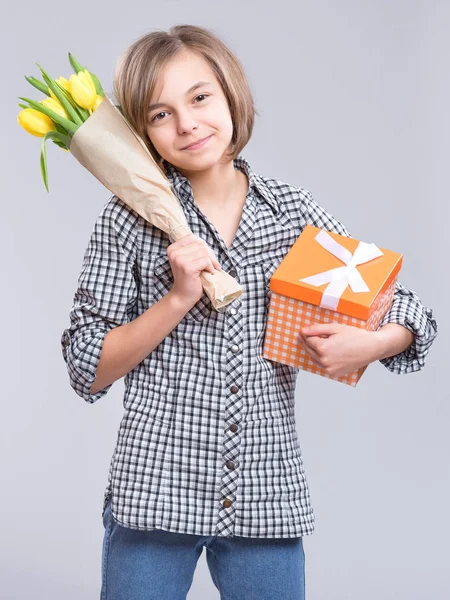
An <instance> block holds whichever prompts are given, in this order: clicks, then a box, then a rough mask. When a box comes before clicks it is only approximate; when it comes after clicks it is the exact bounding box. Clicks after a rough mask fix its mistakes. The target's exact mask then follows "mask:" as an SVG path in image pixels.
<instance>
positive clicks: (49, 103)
mask: <svg viewBox="0 0 450 600" xmlns="http://www.w3.org/2000/svg"><path fill="white" fill-rule="evenodd" d="M41 104H42V105H43V106H46V107H47V108H50V109H51V110H54V111H55V112H56V113H58V115H61V117H64V118H65V119H67V118H68V115H67V113H66V111H65V110H64V108H63V107H62V105H61V102H60V101H59V100H56V98H45V99H44V100H41Z"/></svg>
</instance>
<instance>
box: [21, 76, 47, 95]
mask: <svg viewBox="0 0 450 600" xmlns="http://www.w3.org/2000/svg"><path fill="white" fill-rule="evenodd" d="M24 77H25V79H26V80H27V81H28V83H31V85H33V86H34V87H35V88H36V89H38V90H39V91H40V92H42V93H43V94H45V95H46V96H50V92H49V91H48V87H47V86H46V85H45V84H44V83H42V81H39V79H36V77H27V76H26V75H25V76H24Z"/></svg>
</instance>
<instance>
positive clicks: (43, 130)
mask: <svg viewBox="0 0 450 600" xmlns="http://www.w3.org/2000/svg"><path fill="white" fill-rule="evenodd" d="M17 122H18V123H19V125H21V126H22V127H23V128H24V129H25V131H28V133H31V135H34V136H36V137H44V136H45V135H46V134H47V133H48V132H49V131H55V124H54V123H53V121H52V120H51V119H50V117H48V116H47V115H44V114H43V113H41V112H39V111H38V110H35V109H34V108H25V109H24V110H21V111H20V113H19V114H18V116H17Z"/></svg>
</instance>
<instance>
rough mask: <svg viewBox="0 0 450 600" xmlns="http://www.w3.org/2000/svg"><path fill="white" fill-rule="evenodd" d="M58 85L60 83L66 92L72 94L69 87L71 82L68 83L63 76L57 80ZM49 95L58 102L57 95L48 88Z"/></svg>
mask: <svg viewBox="0 0 450 600" xmlns="http://www.w3.org/2000/svg"><path fill="white" fill-rule="evenodd" d="M55 81H56V83H59V85H60V86H61V87H62V88H64V89H65V90H66V92H69V93H70V86H69V82H68V81H67V79H66V78H65V77H63V76H61V77H58V79H55ZM48 93H49V94H50V96H51V97H52V98H53V99H54V100H57V98H56V96H55V94H54V93H53V92H52V90H51V89H50V88H48Z"/></svg>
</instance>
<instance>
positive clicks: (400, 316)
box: [300, 189, 437, 374]
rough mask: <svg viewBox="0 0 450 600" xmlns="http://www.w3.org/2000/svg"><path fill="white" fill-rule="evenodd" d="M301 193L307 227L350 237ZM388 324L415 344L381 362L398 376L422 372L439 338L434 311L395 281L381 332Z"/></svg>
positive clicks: (324, 211)
mask: <svg viewBox="0 0 450 600" xmlns="http://www.w3.org/2000/svg"><path fill="white" fill-rule="evenodd" d="M300 193H301V199H302V200H303V202H305V203H306V207H307V209H306V222H307V223H308V225H313V226H314V227H320V228H321V229H325V230H327V231H332V232H334V233H338V234H339V235H345V236H346V237H351V236H350V233H349V232H348V230H347V228H346V227H345V225H343V224H342V223H341V222H340V221H338V220H337V219H335V218H334V217H333V215H331V214H330V213H329V212H327V211H326V210H325V209H324V208H322V207H321V206H319V205H318V204H317V203H316V202H315V201H314V200H313V198H312V195H311V193H310V192H309V191H307V190H303V189H300ZM388 323H397V324H398V325H402V326H403V327H405V328H406V329H408V330H409V331H411V333H413V334H414V341H413V343H412V344H411V345H410V346H409V347H408V348H406V350H404V351H403V352H400V353H399V354H396V355H395V356H390V357H388V358H383V359H381V360H380V362H381V364H382V365H384V366H385V367H386V368H387V369H388V370H389V371H392V372H393V373H398V374H402V373H411V372H413V371H418V370H419V369H421V368H422V367H423V366H424V364H425V357H426V356H427V354H428V352H429V350H430V347H431V344H432V343H433V341H434V339H435V337H436V335H437V323H436V320H435V319H434V316H433V311H432V310H431V309H430V308H427V307H426V306H424V305H423V304H422V302H421V301H420V299H419V297H418V296H417V294H416V293H415V292H413V291H412V290H409V289H407V288H406V287H405V286H404V285H402V283H400V281H397V282H396V289H395V293H394V298H393V302H392V305H391V307H390V309H389V310H388V312H387V313H386V314H385V316H384V317H383V320H382V321H381V323H380V325H379V326H378V329H381V327H383V326H384V325H387V324H388Z"/></svg>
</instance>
